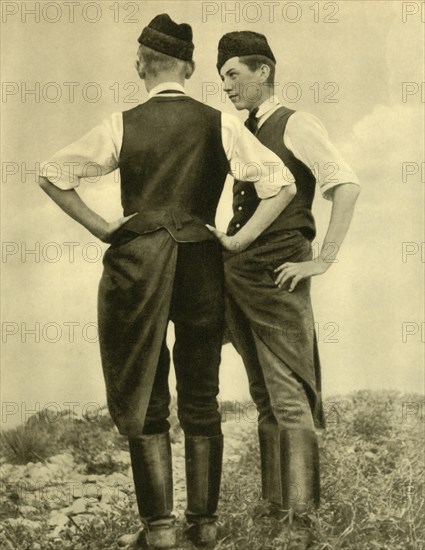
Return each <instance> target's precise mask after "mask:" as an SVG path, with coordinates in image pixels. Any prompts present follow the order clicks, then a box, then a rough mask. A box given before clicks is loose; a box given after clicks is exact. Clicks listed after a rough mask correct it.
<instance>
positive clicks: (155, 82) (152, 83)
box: [145, 73, 185, 93]
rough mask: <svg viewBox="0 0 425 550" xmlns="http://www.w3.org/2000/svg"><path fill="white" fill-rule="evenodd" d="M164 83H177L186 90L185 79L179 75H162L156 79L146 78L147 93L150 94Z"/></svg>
mask: <svg viewBox="0 0 425 550" xmlns="http://www.w3.org/2000/svg"><path fill="white" fill-rule="evenodd" d="M164 82H175V83H176V84H180V86H183V88H184V84H185V79H184V77H182V76H180V75H177V74H176V73H161V74H160V75H158V76H155V77H153V76H149V77H146V78H145V86H146V90H147V92H148V93H149V92H150V91H151V90H152V89H153V88H156V86H159V85H160V84H163V83H164Z"/></svg>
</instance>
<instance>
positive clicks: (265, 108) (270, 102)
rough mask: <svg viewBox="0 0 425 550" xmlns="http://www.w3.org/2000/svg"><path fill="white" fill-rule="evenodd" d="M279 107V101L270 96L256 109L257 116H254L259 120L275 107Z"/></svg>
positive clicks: (275, 97) (274, 96)
mask: <svg viewBox="0 0 425 550" xmlns="http://www.w3.org/2000/svg"><path fill="white" fill-rule="evenodd" d="M279 106H280V101H279V98H278V97H277V95H272V96H270V97H269V98H268V99H266V101H264V102H263V103H262V104H261V105H260V107H259V108H258V111H257V114H256V115H255V116H256V117H257V118H261V117H262V116H263V115H265V114H267V113H268V112H269V111H271V110H272V109H276V107H279Z"/></svg>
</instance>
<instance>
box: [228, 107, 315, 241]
mask: <svg viewBox="0 0 425 550" xmlns="http://www.w3.org/2000/svg"><path fill="white" fill-rule="evenodd" d="M294 112H295V111H291V110H290V109H287V108H286V107H280V108H279V109H277V110H276V111H275V112H274V113H273V114H272V115H271V116H270V117H269V118H268V119H267V120H266V121H265V122H264V124H263V125H262V126H261V128H260V129H259V130H258V132H257V134H256V135H257V138H258V139H259V140H260V141H261V143H263V145H265V146H266V147H268V148H269V149H270V150H271V151H273V152H274V153H276V155H277V156H278V157H280V158H281V159H282V161H283V162H284V164H285V166H287V167H288V169H289V170H290V171H291V173H292V175H293V176H294V178H295V184H296V186H297V194H296V195H295V197H294V198H293V200H292V201H291V202H290V203H289V205H288V206H287V207H286V208H285V210H284V211H283V212H282V213H281V214H280V215H279V216H278V218H277V219H276V220H275V221H274V222H273V223H272V224H271V225H270V226H269V227H268V228H267V229H266V230H265V231H264V232H263V233H262V234H261V236H260V237H259V238H258V239H259V240H261V241H263V240H264V239H265V240H267V239H269V238H270V237H271V236H273V237H275V236H278V234H279V233H280V232H282V231H288V230H291V229H298V230H299V231H301V232H302V233H303V234H304V235H305V237H306V238H307V239H309V240H313V238H314V237H315V235H316V226H315V223H314V218H313V214H312V212H311V207H312V204H313V199H314V192H315V188H316V179H315V177H314V175H313V173H312V171H311V170H310V169H309V168H308V167H307V166H306V165H305V164H304V163H302V162H301V161H300V160H298V159H297V158H295V156H294V155H293V153H292V152H291V151H290V150H289V149H288V148H287V147H285V145H284V143H283V136H284V133H285V129H286V124H287V122H288V119H289V117H290V116H291V115H292V114H293V113H294ZM259 203H260V199H259V198H258V196H257V193H256V191H255V187H254V184H253V183H252V182H244V181H235V183H234V186H233V213H234V216H233V218H232V220H231V221H230V224H229V227H228V230H227V234H228V235H235V234H236V233H237V232H238V231H239V230H240V228H241V227H243V225H245V224H246V222H247V221H248V220H249V218H250V217H251V216H252V215H253V213H254V212H255V210H256V208H257V206H258V205H259Z"/></svg>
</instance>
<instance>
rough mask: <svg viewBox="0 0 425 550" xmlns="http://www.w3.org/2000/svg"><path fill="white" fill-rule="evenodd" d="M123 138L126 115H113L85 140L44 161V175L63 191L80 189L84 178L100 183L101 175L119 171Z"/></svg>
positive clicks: (42, 171) (42, 170)
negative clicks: (123, 117) (124, 117)
mask: <svg viewBox="0 0 425 550" xmlns="http://www.w3.org/2000/svg"><path fill="white" fill-rule="evenodd" d="M122 135H123V122H122V113H113V114H112V115H111V117H110V118H108V119H106V120H104V121H103V122H102V123H101V124H99V125H98V126H95V127H94V128H93V129H92V130H90V132H88V133H87V134H85V135H84V136H83V137H81V138H80V139H78V140H77V141H75V142H73V143H71V144H70V145H67V146H66V147H64V148H63V149H61V150H60V151H58V152H57V153H55V154H54V155H53V156H52V157H51V158H50V159H49V160H48V161H45V162H43V163H42V164H41V166H40V175H41V176H43V177H45V178H47V179H48V180H49V181H50V182H51V183H53V184H54V185H56V186H57V187H59V188H60V189H62V190H69V189H74V188H76V187H78V186H79V185H80V180H81V178H86V179H88V180H89V181H93V182H95V181H98V180H99V178H100V177H101V176H104V175H106V174H109V173H110V172H113V171H114V170H115V169H116V168H118V158H119V154H120V150H121V145H122Z"/></svg>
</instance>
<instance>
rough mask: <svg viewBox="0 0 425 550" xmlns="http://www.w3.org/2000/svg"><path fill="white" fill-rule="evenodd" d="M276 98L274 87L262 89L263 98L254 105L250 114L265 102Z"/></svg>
mask: <svg viewBox="0 0 425 550" xmlns="http://www.w3.org/2000/svg"><path fill="white" fill-rule="evenodd" d="M273 96H274V87H273V86H262V87H261V96H260V98H259V100H258V101H256V102H255V103H252V106H250V108H249V112H251V111H253V110H254V109H258V108H259V107H260V105H262V104H263V103H264V102H265V101H270V98H271V97H273Z"/></svg>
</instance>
